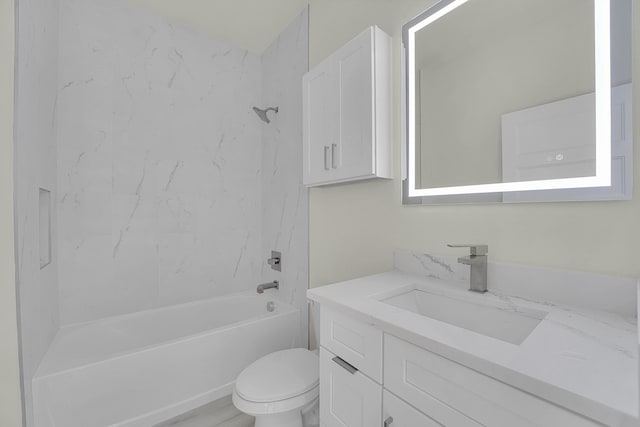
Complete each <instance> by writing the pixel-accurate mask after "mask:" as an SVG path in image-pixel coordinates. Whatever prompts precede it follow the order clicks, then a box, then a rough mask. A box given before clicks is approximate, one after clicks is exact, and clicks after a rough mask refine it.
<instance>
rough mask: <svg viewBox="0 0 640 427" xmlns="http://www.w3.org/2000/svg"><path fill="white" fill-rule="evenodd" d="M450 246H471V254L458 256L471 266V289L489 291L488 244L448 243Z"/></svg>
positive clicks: (460, 260) (463, 262) (461, 260)
mask: <svg viewBox="0 0 640 427" xmlns="http://www.w3.org/2000/svg"><path fill="white" fill-rule="evenodd" d="M447 246H449V247H450V248H469V249H470V251H471V254H470V255H469V256H463V257H460V258H458V262H459V263H461V264H465V265H469V266H471V278H470V279H471V280H470V283H469V290H470V291H473V292H481V293H483V292H487V253H488V252H489V246H487V245H447Z"/></svg>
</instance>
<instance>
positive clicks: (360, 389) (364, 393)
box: [320, 347, 382, 427]
mask: <svg viewBox="0 0 640 427" xmlns="http://www.w3.org/2000/svg"><path fill="white" fill-rule="evenodd" d="M335 358H336V356H335V355H334V354H333V353H331V352H329V351H328V350H326V349H324V348H322V347H320V422H321V424H322V425H323V426H325V427H376V426H381V425H382V420H381V418H380V415H381V408H382V386H380V385H378V384H376V383H375V382H373V381H372V380H371V379H369V378H367V377H366V376H365V375H364V374H362V373H361V372H360V371H357V370H355V371H354V369H350V368H349V365H345V362H342V361H341V360H340V359H335ZM334 359H335V360H334Z"/></svg>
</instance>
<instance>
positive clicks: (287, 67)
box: [261, 9, 309, 347]
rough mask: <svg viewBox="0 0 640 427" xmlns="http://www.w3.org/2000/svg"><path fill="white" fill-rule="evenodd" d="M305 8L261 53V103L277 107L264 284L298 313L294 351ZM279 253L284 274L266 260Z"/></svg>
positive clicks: (301, 254)
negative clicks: (276, 288) (276, 284)
mask: <svg viewBox="0 0 640 427" xmlns="http://www.w3.org/2000/svg"><path fill="white" fill-rule="evenodd" d="M308 41H309V13H308V10H307V9H305V10H304V11H303V12H302V13H301V14H300V15H299V16H298V17H297V18H296V19H295V20H294V21H293V22H292V23H291V24H290V25H289V26H288V27H287V29H285V30H284V31H283V32H282V33H281V34H280V36H279V37H278V38H277V39H276V40H275V41H274V42H273V43H272V44H271V46H270V47H269V48H268V49H267V50H266V51H265V52H264V53H263V54H262V105H263V106H264V107H266V106H277V107H279V113H278V114H277V115H276V114H273V112H270V113H269V117H270V118H271V123H270V124H263V125H262V252H261V256H262V259H261V261H262V281H263V282H267V281H271V280H279V281H280V295H281V296H282V297H283V298H284V300H285V301H287V302H289V303H291V304H292V305H294V306H295V307H297V308H298V309H300V335H299V337H298V340H297V342H296V343H295V346H296V347H307V335H308V334H307V331H308V315H307V298H306V290H307V288H308V286H309V268H308V266H309V197H308V191H307V189H306V188H305V187H304V186H303V185H302V84H301V82H302V76H303V75H304V73H306V72H307V70H308V63H309V52H308V46H309V43H308ZM271 250H277V251H280V252H282V259H283V263H282V272H277V271H274V270H272V269H271V268H270V267H269V266H267V265H266V263H265V262H264V261H265V258H267V257H268V256H269V255H270V254H271Z"/></svg>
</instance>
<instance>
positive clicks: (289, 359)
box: [236, 348, 319, 402]
mask: <svg viewBox="0 0 640 427" xmlns="http://www.w3.org/2000/svg"><path fill="white" fill-rule="evenodd" d="M318 371H319V362H318V356H317V355H316V354H314V353H312V352H310V351H309V350H306V349H304V348H294V349H290V350H282V351H277V352H275V353H271V354H268V355H266V356H264V357H262V358H261V359H258V360H256V361H255V362H253V363H252V364H251V365H249V366H248V367H247V368H246V369H245V370H244V371H242V372H241V373H240V375H239V376H238V379H237V380H236V393H237V394H238V395H239V396H240V397H242V398H243V399H245V400H248V401H251V402H275V401H279V400H284V399H289V398H292V397H296V396H299V395H301V394H303V393H306V392H308V391H309V390H311V389H313V388H314V387H317V385H318V376H319V374H318Z"/></svg>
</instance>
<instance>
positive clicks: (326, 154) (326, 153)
mask: <svg viewBox="0 0 640 427" xmlns="http://www.w3.org/2000/svg"><path fill="white" fill-rule="evenodd" d="M324 170H326V171H328V170H329V146H328V145H325V146H324Z"/></svg>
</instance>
